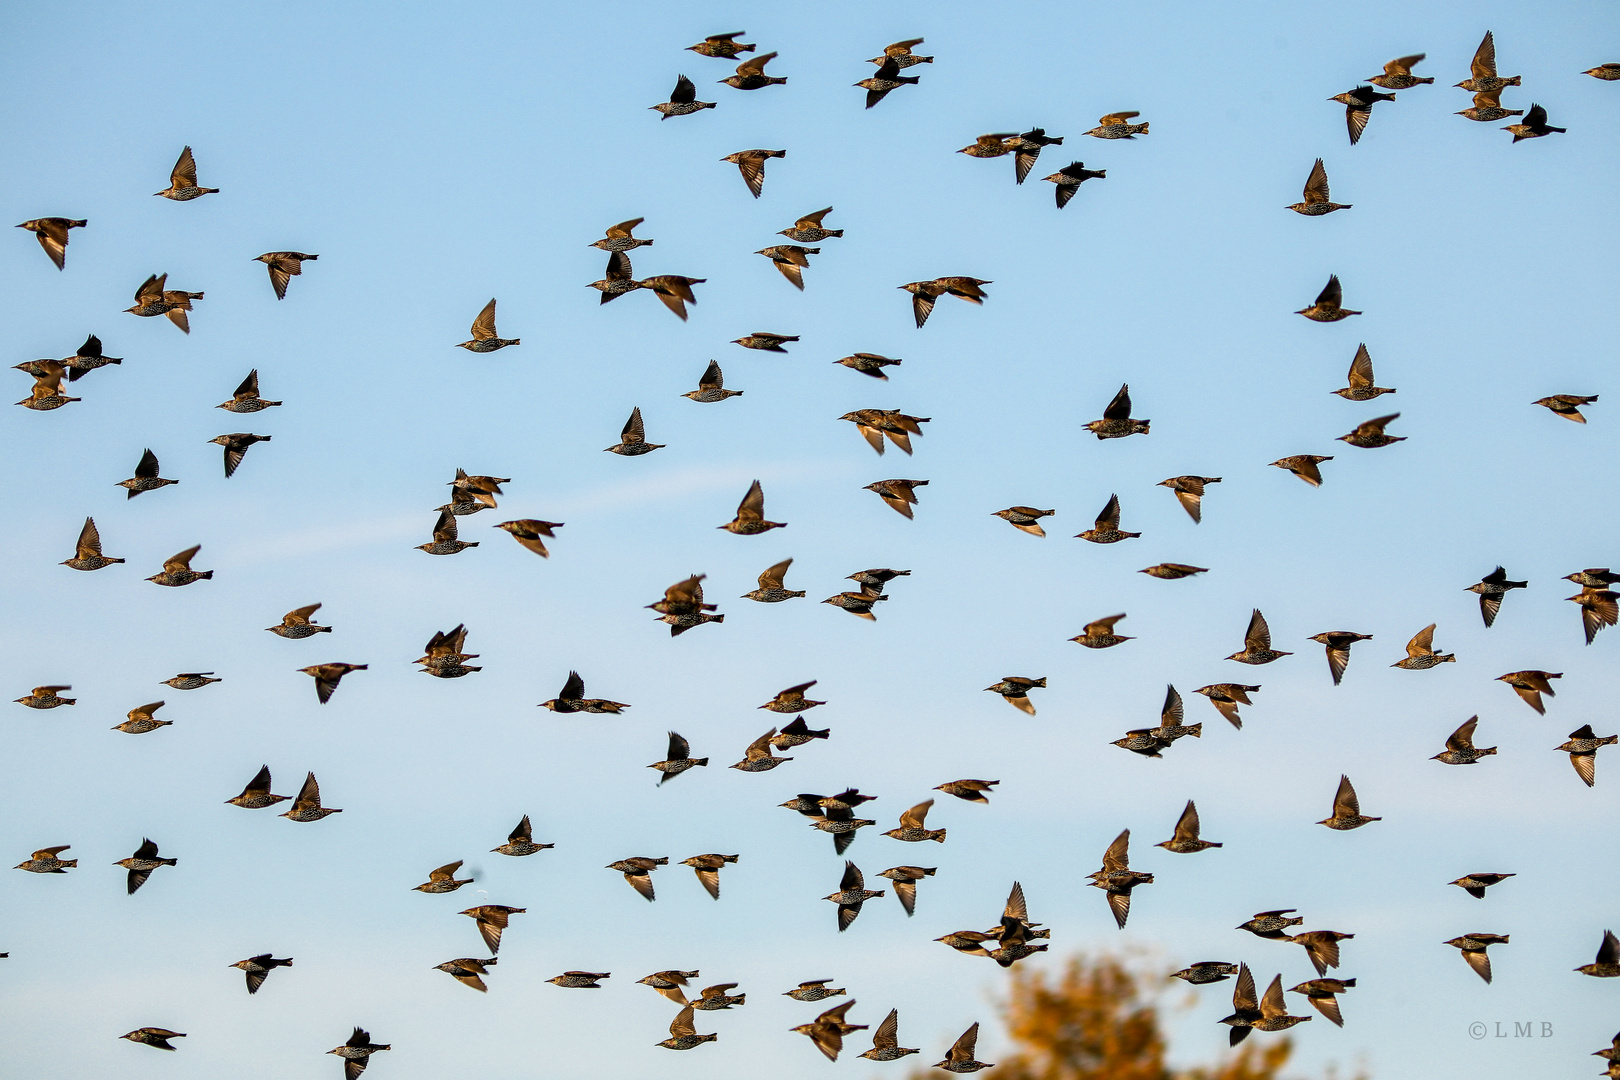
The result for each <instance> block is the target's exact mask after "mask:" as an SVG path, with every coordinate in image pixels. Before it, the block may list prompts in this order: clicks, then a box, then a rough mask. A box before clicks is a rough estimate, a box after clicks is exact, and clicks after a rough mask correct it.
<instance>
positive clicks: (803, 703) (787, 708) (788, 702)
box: [760, 679, 827, 713]
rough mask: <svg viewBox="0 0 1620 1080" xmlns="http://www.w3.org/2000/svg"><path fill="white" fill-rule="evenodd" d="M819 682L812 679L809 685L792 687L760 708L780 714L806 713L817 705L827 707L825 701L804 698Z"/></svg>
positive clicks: (803, 684) (802, 684)
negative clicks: (807, 691)
mask: <svg viewBox="0 0 1620 1080" xmlns="http://www.w3.org/2000/svg"><path fill="white" fill-rule="evenodd" d="M817 681H818V680H816V679H811V680H810V681H809V682H807V683H800V684H799V685H798V686H790V687H788V688H787V689H786V690H783V691H782V692H781V693H779V694H777V695H776V696H775V697H774V698H772V699H771V700H769V701H767V702H766V703H765V704H763V705H761V706H760V708H762V709H769V710H770V711H771V712H778V713H796V712H804V711H805V710H806V709H813V708H815V707H816V706H817V705H825V704H827V703H826V702H825V701H810V700H808V699H807V698H806V697H805V696H804V692H805V691H806V690H808V689H810V688H811V687H812V686H814V685H816V683H817Z"/></svg>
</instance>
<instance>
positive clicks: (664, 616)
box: [647, 574, 726, 637]
mask: <svg viewBox="0 0 1620 1080" xmlns="http://www.w3.org/2000/svg"><path fill="white" fill-rule="evenodd" d="M705 576H706V575H703V574H693V575H692V576H691V577H689V578H687V579H686V580H685V581H677V582H676V583H675V584H673V585H671V586H670V587H669V588H667V589H665V590H664V598H663V599H662V600H659V601H658V602H657V603H653V604H648V605H647V606H648V607H649V608H651V609H652V610H654V611H657V612H660V618H659V620H658V621H660V622H664V623H668V624H669V633H670V636H671V637H679V636H680V635H681V634H683V633H685V632H686V631H687V630H690V629H691V628H692V627H694V626H701V625H703V624H704V623H706V622H724V621H725V618H726V617H725V616H724V615H710V614H708V612H711V611H713V610H714V608H715V605H713V604H705V603H704V602H703V578H704V577H705Z"/></svg>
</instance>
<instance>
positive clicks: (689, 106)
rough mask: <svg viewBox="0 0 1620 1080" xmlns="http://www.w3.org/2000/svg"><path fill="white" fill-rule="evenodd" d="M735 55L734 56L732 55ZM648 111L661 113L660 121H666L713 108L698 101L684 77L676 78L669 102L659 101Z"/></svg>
mask: <svg viewBox="0 0 1620 1080" xmlns="http://www.w3.org/2000/svg"><path fill="white" fill-rule="evenodd" d="M732 55H735V54H732ZM647 107H648V108H649V109H653V110H654V111H656V112H658V113H661V114H662V115H660V116H659V117H658V119H659V120H660V121H664V120H668V119H669V118H670V117H672V116H689V115H691V114H692V113H695V112H701V111H702V110H704V109H712V108H714V102H712V101H699V100H698V99H697V87H696V86H695V85H694V84H693V83H692V80H691V79H688V78H687V77H686V76H685V75H680V76H677V77H676V79H675V89H673V90H671V91H670V92H669V100H668V101H661V102H659V103H658V104H657V105H649V106H647Z"/></svg>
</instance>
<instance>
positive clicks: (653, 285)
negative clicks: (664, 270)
mask: <svg viewBox="0 0 1620 1080" xmlns="http://www.w3.org/2000/svg"><path fill="white" fill-rule="evenodd" d="M707 280H708V279H707V278H694V277H682V276H681V275H679V274H658V275H655V276H653V277H650V278H644V279H643V280H642V281H640V282H638V283H637V284H638V287H639V288H643V289H651V290H652V292H653V293H654V294H655V295H656V296H657V297H658V299H659V302H661V303H662V304H663V305H664V306H665V307H667V308H669V310H670V311H672V312H674V313H675V316H676V317H677V318H678V319H680V320H681V322H685V321H686V305H687V304H695V303H697V297H696V296H695V295H693V293H692V286H693V285H701V284H703V283H704V282H705V281H707Z"/></svg>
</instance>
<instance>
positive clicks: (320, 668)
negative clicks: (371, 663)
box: [298, 663, 367, 705]
mask: <svg viewBox="0 0 1620 1080" xmlns="http://www.w3.org/2000/svg"><path fill="white" fill-rule="evenodd" d="M366 667H367V665H365V664H342V663H332V664H315V665H313V666H311V667H305V668H299V669H298V670H299V671H301V672H303V673H304V674H305V675H309V676H312V677H313V678H314V679H315V696H316V698H318V699H319V700H320V703H321V704H322V705H325V704H326V702H327V699H328V698H330V697H331V696H332V691H334V690H336V689H337V687H338V683H339V682H341V681H342V680H343V676H345V675H347V674H348V673H349V672H351V671H364V670H366Z"/></svg>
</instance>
